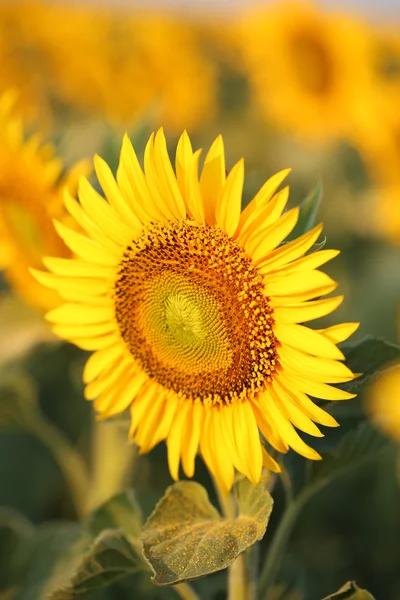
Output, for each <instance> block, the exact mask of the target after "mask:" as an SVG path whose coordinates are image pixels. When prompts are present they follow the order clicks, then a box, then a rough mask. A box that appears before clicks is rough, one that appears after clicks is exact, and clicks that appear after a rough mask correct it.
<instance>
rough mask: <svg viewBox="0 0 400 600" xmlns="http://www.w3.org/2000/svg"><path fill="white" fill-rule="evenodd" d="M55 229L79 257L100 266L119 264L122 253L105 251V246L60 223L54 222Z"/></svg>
mask: <svg viewBox="0 0 400 600" xmlns="http://www.w3.org/2000/svg"><path fill="white" fill-rule="evenodd" d="M54 227H55V228H56V230H57V233H58V235H59V236H60V237H61V238H62V239H63V240H64V242H65V243H66V244H67V246H68V248H70V249H71V250H72V252H75V254H77V255H78V256H79V257H81V258H84V259H85V260H87V261H89V262H93V263H95V264H99V265H106V266H116V265H117V264H118V262H119V259H120V256H121V252H120V251H118V252H117V251H115V252H110V249H109V248H107V249H105V248H104V246H102V245H100V244H99V243H97V242H94V241H93V240H91V239H89V238H88V237H86V236H84V235H82V234H81V233H78V232H77V231H74V230H73V229H70V228H69V227H66V225H63V224H62V223H60V222H59V221H54Z"/></svg>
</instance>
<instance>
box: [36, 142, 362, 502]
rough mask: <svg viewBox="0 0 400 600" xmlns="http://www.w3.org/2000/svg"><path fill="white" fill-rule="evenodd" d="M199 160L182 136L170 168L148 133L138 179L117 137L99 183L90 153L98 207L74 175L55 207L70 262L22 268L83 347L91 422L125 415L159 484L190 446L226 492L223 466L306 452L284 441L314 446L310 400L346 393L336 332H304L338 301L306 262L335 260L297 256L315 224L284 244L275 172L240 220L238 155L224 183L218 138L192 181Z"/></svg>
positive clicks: (314, 409)
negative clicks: (157, 462) (114, 158)
mask: <svg viewBox="0 0 400 600" xmlns="http://www.w3.org/2000/svg"><path fill="white" fill-rule="evenodd" d="M198 161H199V150H197V151H196V152H193V150H192V146H191V142H190V139H189V137H188V135H187V134H186V133H184V134H183V135H182V136H181V138H180V140H179V142H178V146H177V150H176V159H175V172H174V170H173V167H172V165H171V162H170V159H169V156H168V152H167V146H166V140H165V136H164V133H163V131H162V130H159V131H158V132H157V134H156V135H154V134H153V135H152V136H151V137H150V139H149V141H148V143H147V146H146V149H145V154H144V171H142V169H141V167H140V165H139V162H138V159H137V157H136V154H135V151H134V149H133V147H132V145H131V143H130V142H129V139H128V138H127V137H125V138H124V141H123V145H122V150H121V156H120V162H119V167H118V171H117V175H116V179H114V177H113V175H112V172H111V170H110V168H109V167H108V165H107V164H106V163H105V162H104V161H103V160H102V159H101V158H99V157H96V158H95V161H94V162H95V169H96V173H97V177H98V179H99V182H100V185H101V187H102V189H103V191H104V194H105V197H106V199H104V198H103V197H102V196H100V195H99V194H98V193H97V192H96V191H95V190H94V189H93V188H92V187H91V186H90V185H89V183H88V181H87V180H86V179H85V178H82V179H81V181H80V185H79V189H78V194H79V202H78V201H77V200H75V199H74V198H72V197H71V196H70V195H69V194H66V196H65V205H66V207H67V209H68V211H69V212H70V214H71V216H73V217H74V219H76V222H77V223H78V224H79V226H80V227H81V228H82V229H84V230H85V232H86V233H85V234H80V233H77V232H76V231H74V230H73V229H70V228H69V227H66V226H65V225H63V224H62V223H57V224H56V228H57V231H58V232H59V234H60V236H61V237H62V238H63V240H64V241H65V243H66V244H67V245H68V246H69V247H70V248H71V250H72V251H73V252H74V253H75V254H76V258H72V259H65V258H46V259H45V260H44V264H45V266H46V267H47V269H48V270H49V271H50V272H35V276H36V277H37V279H38V280H39V281H41V282H42V283H43V284H44V285H46V286H49V287H51V288H52V289H54V290H57V291H58V293H59V294H60V295H61V296H62V297H63V298H64V299H65V301H66V303H65V304H64V305H62V306H60V307H58V308H56V309H54V310H52V311H50V312H49V313H48V315H47V319H48V320H49V321H50V322H51V323H53V328H54V331H55V333H56V334H58V335H59V336H60V337H62V338H63V339H66V340H68V341H70V342H72V343H74V344H76V345H77V346H79V347H80V348H83V349H85V350H91V351H94V353H93V354H92V355H91V357H90V358H89V360H88V362H87V364H86V367H85V369H84V374H83V378H84V381H85V383H86V390H85V396H86V398H87V399H89V400H93V401H94V407H95V409H96V411H98V413H99V416H100V418H106V417H110V416H112V415H115V414H116V413H120V412H122V411H125V410H126V409H128V408H130V410H131V427H130V437H131V438H132V439H133V440H134V441H135V442H136V444H137V445H138V446H139V447H140V450H141V452H142V453H144V452H148V451H149V450H151V449H152V448H153V447H154V446H155V445H156V444H157V443H159V442H160V441H162V440H164V439H165V440H166V443H167V449H168V463H169V469H170V472H171V475H172V477H173V478H174V479H177V478H178V472H179V465H180V462H181V463H182V467H183V471H184V472H185V474H186V475H187V476H188V477H192V476H193V474H194V468H195V457H196V454H197V452H198V450H199V449H200V452H201V454H202V456H203V458H204V460H205V462H206V464H207V466H208V468H209V469H210V471H211V473H212V474H213V475H214V477H215V478H216V479H217V481H218V482H219V483H220V485H221V487H222V489H224V490H225V491H228V490H229V489H230V488H231V486H232V483H233V480H234V472H235V469H236V470H237V471H239V472H241V473H243V474H244V475H245V476H246V477H248V478H249V479H250V480H251V481H253V482H257V481H258V480H259V479H260V475H261V471H262V465H263V464H264V465H265V466H267V467H268V468H269V469H271V470H273V471H278V470H279V465H278V463H277V462H276V460H275V459H274V458H273V457H272V456H271V454H270V452H269V451H268V449H269V448H270V447H272V448H273V449H274V450H276V451H278V452H283V453H286V452H287V451H288V450H289V448H293V449H294V450H295V451H296V452H298V453H300V454H301V455H303V456H305V457H307V458H310V459H319V458H320V456H319V454H318V453H317V452H316V451H315V450H313V449H312V448H311V447H310V446H308V445H307V444H306V443H305V442H304V441H303V440H302V439H301V437H300V436H299V434H298V433H297V431H296V428H297V429H300V430H301V431H304V432H306V433H307V434H309V435H314V436H317V437H319V436H322V435H323V434H322V433H321V432H320V430H319V429H318V427H317V425H316V424H315V423H320V424H322V425H325V426H330V427H334V426H336V425H337V422H336V421H335V420H334V419H333V418H332V416H331V415H329V414H328V413H327V412H325V411H324V410H323V409H322V408H320V407H319V406H317V405H316V404H315V403H314V402H313V401H311V399H310V398H309V395H312V396H314V397H316V398H322V399H329V400H340V399H346V398H350V397H352V395H351V394H349V393H347V392H345V391H343V390H341V389H338V388H336V387H334V386H332V385H330V384H332V383H333V384H335V383H339V382H344V381H349V380H351V379H352V378H353V374H352V372H351V371H350V370H349V369H348V368H347V367H346V366H345V365H344V364H343V362H341V361H342V360H343V358H344V356H343V354H342V352H341V351H340V350H339V349H338V348H337V345H336V344H337V343H338V342H341V341H343V340H345V339H346V338H347V337H349V336H350V335H351V333H352V332H353V331H354V330H355V329H356V324H354V323H345V324H341V325H336V326H332V327H328V328H326V329H320V330H312V329H309V328H308V327H306V326H304V325H302V323H304V322H307V321H309V320H311V319H316V318H318V317H321V316H323V315H327V314H328V313H330V312H331V311H333V310H334V309H335V308H336V307H337V306H339V304H340V303H341V302H342V297H341V296H336V297H330V298H326V299H321V296H324V295H325V294H328V293H330V292H332V290H334V289H335V288H336V286H337V284H336V283H335V282H334V281H333V280H332V279H331V278H330V277H329V276H328V275H326V274H325V273H323V272H321V271H319V270H318V269H317V268H318V267H319V266H320V265H322V264H323V263H325V262H327V261H329V260H330V259H332V258H334V257H335V256H336V255H337V254H338V252H337V251H336V250H322V251H319V252H313V253H311V254H307V255H306V256H304V254H305V253H307V252H308V251H309V250H310V249H311V248H312V246H313V244H314V242H315V241H316V240H317V239H318V237H319V235H320V233H321V230H322V226H317V227H315V228H314V229H312V230H311V231H309V232H308V233H305V234H304V235H302V236H300V237H299V238H297V239H295V240H294V241H291V242H289V243H286V244H282V242H283V241H284V240H285V238H286V237H287V236H288V235H289V234H290V232H291V231H292V230H293V228H294V226H295V225H296V222H297V220H298V216H299V209H298V208H293V209H291V210H289V211H287V212H285V213H284V214H282V213H283V211H284V208H285V205H286V203H287V201H288V194H289V192H288V188H287V187H285V188H284V189H283V190H281V191H278V192H277V189H278V187H279V186H280V184H281V182H282V181H283V180H284V178H285V177H286V175H287V174H288V172H289V170H286V171H282V172H280V173H278V174H277V175H274V176H273V177H271V179H269V180H268V181H267V182H266V183H265V184H264V186H263V187H262V188H261V189H260V191H259V192H258V193H257V194H256V196H255V197H254V199H253V200H252V201H251V203H250V204H249V205H248V206H247V207H246V208H245V210H244V211H243V212H241V197H242V187H243V180H244V165H243V161H239V162H238V163H237V164H236V165H235V166H234V167H233V168H232V170H231V171H230V173H229V174H228V176H226V171H225V157H224V145H223V140H222V138H221V137H220V136H219V137H218V138H217V139H216V140H215V142H214V143H213V144H212V146H211V148H210V150H209V152H208V153H207V155H206V157H205V162H204V166H203V168H202V171H201V175H200V177H199V176H198Z"/></svg>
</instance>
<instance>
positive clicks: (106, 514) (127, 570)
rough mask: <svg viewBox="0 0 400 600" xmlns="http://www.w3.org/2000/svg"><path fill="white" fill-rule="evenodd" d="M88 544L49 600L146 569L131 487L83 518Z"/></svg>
mask: <svg viewBox="0 0 400 600" xmlns="http://www.w3.org/2000/svg"><path fill="white" fill-rule="evenodd" d="M85 525H86V533H87V536H88V539H89V543H88V544H87V545H86V547H85V548H82V549H81V552H80V554H79V555H78V556H77V560H76V561H75V564H74V569H73V570H71V569H70V570H69V573H68V576H67V577H65V578H64V580H63V581H60V582H59V585H58V586H57V587H56V586H54V587H53V588H52V589H53V593H52V595H51V596H50V598H51V599H52V600H70V599H72V598H75V597H77V596H80V597H81V596H82V594H87V593H89V592H92V591H94V590H96V589H98V588H103V587H107V586H109V585H111V584H112V583H114V582H115V581H117V580H119V579H122V578H124V577H127V576H129V575H134V574H137V573H141V572H145V571H149V567H148V565H147V563H146V562H145V561H144V559H143V556H142V546H141V543H140V540H139V536H140V530H141V514H140V507H139V505H138V504H137V502H136V499H135V496H134V494H133V491H132V490H125V491H123V492H120V493H119V494H117V495H116V496H114V497H113V498H110V500H107V502H105V503H104V504H102V505H101V506H100V507H99V508H98V509H96V510H95V511H94V512H93V513H92V514H91V515H90V516H89V517H88V519H87V520H86V524H85Z"/></svg>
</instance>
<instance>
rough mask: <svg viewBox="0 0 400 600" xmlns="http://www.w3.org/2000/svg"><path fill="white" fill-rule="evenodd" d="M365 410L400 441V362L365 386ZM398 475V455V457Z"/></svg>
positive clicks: (395, 439) (378, 424) (374, 420)
mask: <svg viewBox="0 0 400 600" xmlns="http://www.w3.org/2000/svg"><path fill="white" fill-rule="evenodd" d="M366 400H367V403H366V407H367V412H368V414H369V416H370V418H371V420H372V421H373V423H374V424H375V425H376V427H377V428H378V429H379V430H380V431H382V433H384V434H385V435H386V436H388V437H389V438H392V439H393V440H394V441H395V442H397V443H398V444H399V443H400V364H397V365H393V366H392V368H390V369H387V370H386V371H385V372H384V373H382V374H381V376H380V377H378V378H377V379H375V381H373V382H372V383H371V384H370V386H369V387H368V388H367V394H366ZM398 473H399V477H400V456H399V459H398Z"/></svg>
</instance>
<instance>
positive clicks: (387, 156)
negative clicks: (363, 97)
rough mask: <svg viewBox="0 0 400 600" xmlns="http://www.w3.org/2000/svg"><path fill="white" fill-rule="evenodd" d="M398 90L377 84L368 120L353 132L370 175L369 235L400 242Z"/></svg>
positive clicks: (399, 126)
mask: <svg viewBox="0 0 400 600" xmlns="http://www.w3.org/2000/svg"><path fill="white" fill-rule="evenodd" d="M399 103H400V87H397V86H394V87H393V88H391V92H390V93H389V91H388V88H387V85H386V84H385V85H381V84H380V85H377V86H376V89H375V93H374V96H373V103H372V105H371V111H370V115H369V118H368V119H366V120H365V122H364V124H363V126H362V127H360V128H359V129H355V130H354V132H353V143H354V145H355V146H356V147H357V149H358V151H359V152H360V154H361V156H362V158H363V161H364V163H365V165H366V168H367V171H368V173H369V175H370V180H371V187H370V188H369V190H368V192H367V195H368V210H369V212H370V215H369V218H368V215H366V217H367V220H368V222H369V223H370V233H372V234H374V235H378V236H381V237H383V238H385V239H386V240H387V241H389V242H391V243H399V242H400V113H399V110H398V107H399Z"/></svg>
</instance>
